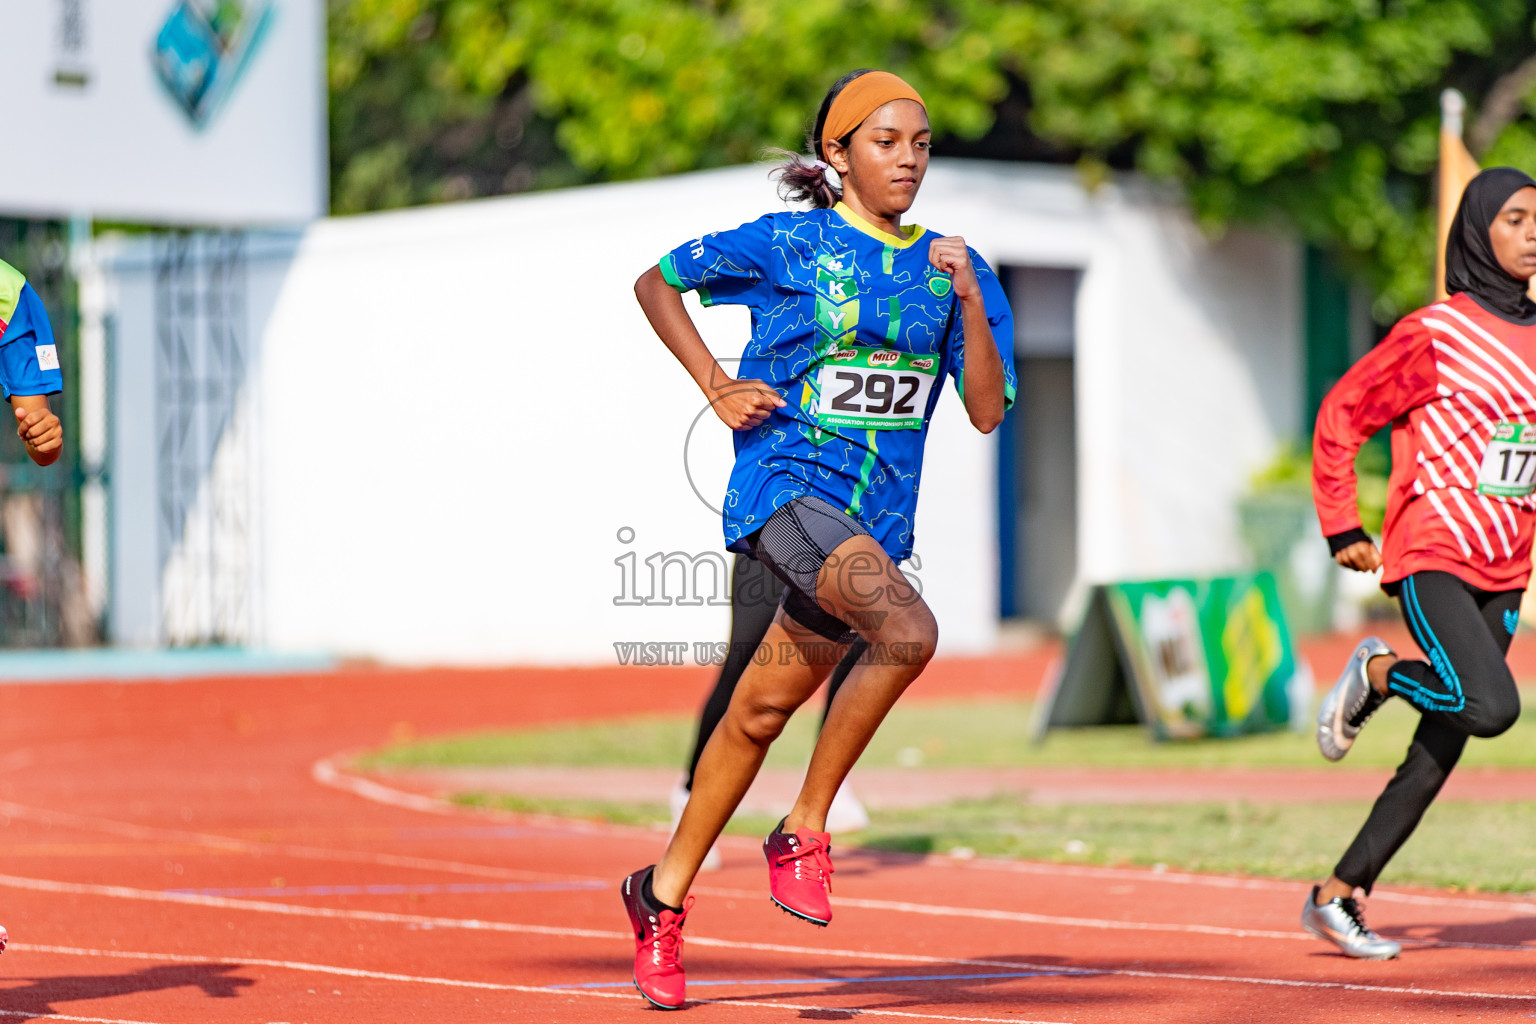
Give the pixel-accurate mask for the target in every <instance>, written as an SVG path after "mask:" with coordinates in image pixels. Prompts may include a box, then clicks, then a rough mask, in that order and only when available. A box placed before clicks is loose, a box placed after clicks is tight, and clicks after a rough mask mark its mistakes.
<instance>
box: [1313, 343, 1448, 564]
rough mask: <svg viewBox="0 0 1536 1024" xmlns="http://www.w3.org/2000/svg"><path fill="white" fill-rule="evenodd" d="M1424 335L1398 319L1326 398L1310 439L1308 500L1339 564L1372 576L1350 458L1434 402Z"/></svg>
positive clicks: (1373, 556)
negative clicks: (1412, 412) (1401, 419)
mask: <svg viewBox="0 0 1536 1024" xmlns="http://www.w3.org/2000/svg"><path fill="white" fill-rule="evenodd" d="M1437 379H1438V378H1437V374H1436V371H1435V356H1434V350H1433V349H1432V347H1431V342H1430V336H1429V332H1428V331H1427V330H1425V329H1424V328H1423V327H1422V326H1421V325H1420V324H1419V323H1418V322H1417V321H1412V320H1404V321H1402V322H1400V323H1399V324H1398V325H1397V326H1396V327H1394V328H1393V329H1392V332H1391V333H1390V334H1388V335H1387V337H1386V338H1385V339H1384V340H1383V341H1382V342H1381V343H1380V344H1379V345H1377V346H1376V347H1375V348H1373V349H1372V350H1371V351H1370V352H1369V353H1367V354H1366V355H1365V357H1364V358H1363V359H1361V360H1360V361H1359V362H1358V363H1356V364H1355V365H1354V366H1352V367H1350V369H1349V372H1348V373H1346V374H1344V376H1343V377H1341V378H1340V379H1339V382H1338V383H1337V384H1335V385H1334V386H1333V389H1332V390H1330V391H1329V392H1328V395H1327V397H1325V398H1324V399H1323V404H1322V406H1321V408H1319V409H1318V412H1317V429H1316V432H1315V433H1314V434H1313V439H1312V498H1313V502H1314V503H1315V504H1316V506H1317V518H1318V522H1319V523H1320V524H1321V526H1322V528H1323V536H1324V537H1327V538H1328V546H1329V549H1330V550H1331V551H1332V552H1333V556H1334V558H1335V560H1337V561H1338V563H1339V564H1340V565H1343V566H1347V567H1348V568H1351V569H1357V570H1359V571H1361V572H1372V571H1374V570H1375V569H1376V568H1378V567H1379V566H1380V565H1381V553H1380V552H1379V551H1378V550H1377V548H1376V545H1375V544H1373V543H1372V542H1371V539H1370V537H1369V536H1368V535H1367V534H1366V532H1365V530H1364V528H1363V527H1362V526H1361V524H1360V505H1359V489H1358V481H1357V480H1356V478H1355V456H1356V455H1357V454H1358V453H1359V451H1360V447H1361V446H1362V445H1364V444H1365V442H1366V441H1368V440H1370V438H1371V435H1373V434H1375V433H1376V432H1377V431H1378V430H1380V429H1381V428H1382V427H1384V426H1386V425H1387V424H1388V423H1391V422H1392V421H1393V420H1394V419H1396V418H1397V417H1399V416H1402V415H1404V414H1405V413H1407V412H1408V411H1409V410H1411V409H1414V408H1417V407H1418V406H1420V405H1423V404H1425V403H1426V402H1430V401H1433V400H1434V398H1435V383H1436V380H1437Z"/></svg>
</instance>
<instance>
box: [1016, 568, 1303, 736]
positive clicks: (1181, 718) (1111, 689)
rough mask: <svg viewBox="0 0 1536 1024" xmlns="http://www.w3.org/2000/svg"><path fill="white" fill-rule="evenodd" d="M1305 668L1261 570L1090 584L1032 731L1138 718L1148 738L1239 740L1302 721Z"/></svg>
mask: <svg viewBox="0 0 1536 1024" xmlns="http://www.w3.org/2000/svg"><path fill="white" fill-rule="evenodd" d="M1311 698H1312V679H1311V673H1310V672H1309V671H1308V670H1307V667H1306V665H1305V663H1303V662H1301V661H1300V659H1298V658H1297V656H1296V651H1295V647H1294V646H1293V645H1292V642H1291V635H1290V630H1289V629H1288V628H1287V627H1286V622H1285V613H1284V612H1283V611H1282V609H1281V606H1280V595H1279V593H1278V591H1277V590H1276V587H1275V579H1274V577H1273V576H1271V575H1270V574H1269V573H1267V572H1262V573H1251V574H1244V575H1239V576H1222V577H1216V578H1212V579H1202V580H1157V581H1151V582H1140V583H1112V584H1107V585H1103V586H1098V587H1094V588H1093V591H1092V593H1091V595H1090V597H1089V601H1088V607H1087V610H1086V612H1085V613H1084V616H1083V622H1082V626H1081V627H1080V628H1079V629H1078V631H1077V634H1076V636H1075V637H1073V640H1072V644H1071V647H1070V649H1069V651H1068V654H1067V660H1066V664H1065V666H1064V668H1063V670H1062V673H1061V675H1060V677H1059V678H1058V679H1057V680H1056V682H1055V685H1054V686H1053V687H1052V688H1051V690H1050V692H1049V693H1048V694H1047V696H1046V698H1045V700H1044V701H1042V706H1041V712H1040V717H1039V718H1038V719H1037V735H1039V736H1043V735H1044V733H1045V732H1046V730H1048V729H1052V728H1056V727H1059V726H1082V725H1106V724H1115V723H1128V722H1138V721H1139V722H1142V723H1144V724H1145V725H1147V726H1148V727H1149V728H1150V729H1151V730H1152V733H1153V735H1154V736H1156V737H1157V738H1158V739H1195V738H1199V737H1204V736H1241V735H1245V734H1248V733H1255V732H1268V731H1272V730H1275V729H1283V728H1286V727H1287V726H1290V725H1292V724H1293V723H1300V722H1302V721H1304V719H1305V716H1306V714H1307V711H1308V709H1309V706H1310V702H1311Z"/></svg>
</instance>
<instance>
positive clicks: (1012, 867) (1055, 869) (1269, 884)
mask: <svg viewBox="0 0 1536 1024" xmlns="http://www.w3.org/2000/svg"><path fill="white" fill-rule="evenodd" d="M343 756H344V755H340V754H338V755H333V756H332V757H329V758H324V759H322V760H320V761H317V762H316V763H315V764H314V765H313V767H312V769H311V774H312V775H313V776H314V777H315V779H316V781H318V782H321V783H322V784H323V785H326V786H330V787H332V788H335V789H339V790H342V791H344V792H349V793H352V794H354V795H356V796H360V797H362V798H363V799H365V800H371V801H374V802H376V803H382V804H389V805H392V806H399V807H407V806H409V807H411V808H412V809H414V810H421V811H428V812H430V813H434V814H443V813H446V812H450V811H452V812H456V813H462V811H460V809H458V808H456V807H454V806H453V805H451V804H449V803H448V802H447V801H443V800H436V799H434V798H432V797H425V796H421V795H420V794H415V793H408V792H406V791H404V790H399V789H394V788H392V787H389V786H386V785H384V784H382V783H379V782H375V781H373V780H371V779H364V778H361V777H359V776H355V775H349V774H346V773H344V772H342V771H341V770H340V769H338V768H336V766H335V763H334V762H335V761H336V760H338V759H340V758H341V757H343ZM417 802H421V803H420V806H417ZM429 804H430V806H428V805H429ZM482 813H490V812H482ZM510 817H513V818H519V819H522V818H524V817H526V816H519V815H511V816H510ZM589 827H590V833H588V832H584V833H583V834H595V835H626V836H629V835H636V834H639V833H643V834H650V832H651V831H652V830H649V829H639V828H636V827H635V826H624V825H597V824H592V825H590V826H589ZM722 838H723V839H725V840H730V839H732V838H734V837H731V836H725V837H722ZM861 852H862V851H861ZM913 863H918V864H923V865H925V866H933V867H946V868H961V869H966V870H982V871H1006V872H1012V873H1017V874H1030V875H1057V876H1062V877H1067V878H1117V879H1124V880H1127V881H1136V882H1164V883H1168V884H1172V885H1193V886H1208V887H1210V888H1214V889H1248V890H1254V891H1261V892H1287V893H1295V892H1302V891H1304V890H1305V886H1304V884H1303V883H1301V882H1287V881H1284V880H1281V879H1269V878H1239V877H1234V876H1231V875H1198V874H1192V873H1189V872H1183V871H1158V870H1156V869H1154V868H1139V869H1138V868H1111V867H1100V866H1098V865H1095V864H1052V863H1049V862H1043V861H1014V860H1003V859H1001V858H995V859H994V858H987V857H977V858H974V859H967V860H957V859H955V858H954V857H948V856H945V855H943V854H930V855H929V856H927V857H921V858H914V860H913ZM695 891H696V892H702V891H703V890H695ZM1371 899H1375V900H1383V901H1385V902H1390V903H1410V904H1415V905H1418V906H1429V907H1471V908H1474V909H1478V910H1510V911H1520V912H1523V913H1536V903H1531V902H1521V901H1514V900H1510V901H1505V900H1480V899H1467V898H1463V897H1457V896H1426V895H1421V894H1418V893H1400V892H1392V891H1389V890H1382V889H1378V890H1377V891H1376V892H1374V893H1372V894H1371ZM1290 937H1291V938H1295V936H1290ZM1467 948H1469V949H1482V948H1485V947H1484V946H1482V945H1479V944H1477V943H1468V944H1467ZM1486 948H1494V949H1505V948H1509V949H1523V948H1526V947H1516V946H1511V947H1504V946H1493V947H1486Z"/></svg>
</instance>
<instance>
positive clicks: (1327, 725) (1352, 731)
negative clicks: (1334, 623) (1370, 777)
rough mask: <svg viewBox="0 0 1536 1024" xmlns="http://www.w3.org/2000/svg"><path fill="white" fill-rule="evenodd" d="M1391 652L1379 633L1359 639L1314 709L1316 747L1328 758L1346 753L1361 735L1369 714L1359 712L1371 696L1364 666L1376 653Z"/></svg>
mask: <svg viewBox="0 0 1536 1024" xmlns="http://www.w3.org/2000/svg"><path fill="white" fill-rule="evenodd" d="M1393 653H1394V652H1393V650H1392V648H1390V647H1388V646H1387V645H1386V643H1385V642H1384V641H1383V640H1382V639H1381V638H1380V637H1374V636H1368V637H1366V638H1365V639H1364V640H1361V641H1360V643H1359V644H1357V645H1356V646H1355V650H1354V653H1353V654H1351V655H1350V656H1349V664H1347V665H1345V666H1344V671H1343V673H1341V674H1340V675H1339V681H1338V682H1336V683H1334V684H1333V689H1331V690H1329V691H1328V693H1327V694H1326V695H1324V697H1323V703H1322V706H1321V707H1319V708H1318V709H1317V748H1318V749H1319V750H1321V751H1322V752H1323V756H1324V757H1326V758H1327V759H1328V760H1330V761H1337V760H1339V759H1340V758H1342V757H1343V756H1344V755H1345V754H1347V753H1349V748H1350V747H1352V746H1354V744H1355V737H1356V736H1358V735H1360V727H1361V726H1363V725H1364V724H1365V722H1366V719H1369V718H1370V715H1369V714H1366V715H1364V716H1363V717H1362V716H1361V714H1360V713H1361V711H1362V710H1364V709H1365V705H1366V701H1367V700H1369V699H1370V698H1371V697H1372V696H1374V694H1373V693H1372V692H1371V681H1370V680H1369V679H1368V678H1367V677H1366V674H1365V666H1366V665H1367V664H1368V663H1369V662H1370V660H1371V659H1372V658H1374V657H1376V656H1378V655H1382V654H1385V655H1389V656H1390V655H1392V654H1393ZM1351 722H1353V723H1354V724H1351Z"/></svg>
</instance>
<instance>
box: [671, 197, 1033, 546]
mask: <svg viewBox="0 0 1536 1024" xmlns="http://www.w3.org/2000/svg"><path fill="white" fill-rule="evenodd" d="M909 230H910V237H908V238H898V237H896V236H895V235H890V234H887V233H885V232H884V231H881V230H880V229H879V228H876V227H875V226H874V225H872V224H870V223H868V222H867V221H865V220H864V219H863V218H861V217H859V216H858V215H857V214H855V213H854V212H853V211H852V210H850V209H848V208H847V207H846V206H844V205H843V204H841V203H839V204H838V205H837V206H836V207H835V208H833V209H830V210H811V211H786V212H783V213H770V214H767V215H765V216H763V217H760V218H758V219H757V220H755V221H752V222H751V223H748V224H743V225H742V226H741V227H739V228H736V229H735V230H733V231H717V232H715V233H713V234H710V235H705V236H704V237H702V238H696V239H694V240H693V241H691V242H687V243H684V244H683V245H680V246H678V247H677V248H676V249H673V250H672V251H671V252H670V253H668V254H667V255H666V256H664V257H662V259H661V272H662V275H663V276H664V277H665V278H666V279H667V283H669V284H670V285H672V287H674V288H676V289H677V290H678V291H689V290H693V291H697V292H698V293H699V299H700V301H702V302H703V303H704V305H706V306H711V305H719V304H734V305H743V306H748V307H750V308H751V310H752V338H751V340H750V341H749V342H748V343H747V347H746V349H745V350H744V351H743V353H742V358H741V365H740V367H739V368H738V369H737V372H736V374H735V375H736V376H737V377H739V378H747V379H751V378H755V379H758V380H762V381H764V382H766V383H767V384H769V385H770V386H771V387H773V388H774V389H775V390H776V391H778V393H779V395H780V396H781V397H783V399H784V400H785V402H787V403H788V404H787V405H786V406H785V407H784V408H782V409H777V410H775V411H774V412H773V413H772V414H771V415H770V416H769V417H768V419H767V420H766V421H765V422H763V423H762V424H760V425H759V426H757V427H755V428H753V429H751V430H738V431H735V432H734V433H735V442H736V465H735V468H734V469H733V470H732V471H731V480H730V484H729V487H728V489H727V491H726V495H725V502H724V505H723V506H722V509H723V513H724V516H723V518H724V523H725V541H726V546H727V547H728V548H729V549H730V550H732V551H746V550H747V545H746V540H745V539H746V538H747V537H749V536H750V535H752V534H753V533H755V532H756V531H757V530H759V529H761V528H762V525H763V523H764V522H766V521H767V519H768V517H769V516H770V515H772V514H773V512H774V510H775V509H777V508H778V507H779V506H780V505H783V504H784V503H785V502H787V501H789V500H790V499H792V498H795V497H798V496H800V495H804V494H813V495H816V496H818V497H820V498H823V499H825V500H827V501H829V502H831V503H832V504H834V505H836V506H837V507H838V508H841V509H845V510H846V511H847V512H848V514H849V515H851V516H854V517H855V518H857V519H858V520H859V521H860V522H861V523H863V524H864V525H865V526H866V527H867V528H868V529H869V532H870V533H871V534H872V535H873V536H874V538H875V540H877V541H878V542H879V543H880V546H881V547H882V548H884V549H885V552H886V554H888V555H890V556H891V558H892V559H894V560H895V561H897V562H900V561H902V560H903V559H905V558H907V557H908V556H910V555H911V554H912V537H913V533H912V531H913V520H914V516H915V513H916V510H917V491H918V484H919V481H920V479H921V477H922V468H923V443H924V441H925V440H926V439H927V437H928V422H929V420H930V418H931V417H932V415H933V409H934V405H935V403H936V402H937V400H938V397H939V392H940V391H941V390H942V387H943V378H944V376H945V375H948V376H950V377H953V378H954V379H955V383H956V387H957V388H958V389H959V391H960V394H961V397H962V398H963V397H964V395H965V331H964V326H963V324H962V322H961V321H962V317H961V313H960V310H959V308H958V304H957V303H956V301H955V298H954V295H953V293H952V286H951V284H950V279H949V275H947V274H942V273H940V272H939V271H937V270H935V269H934V268H933V266H932V265H931V264H929V262H928V248H929V243H930V242H931V241H932V240H933V239H934V238H935V237H938V236H935V235H932V234H931V233H929V232H927V231H925V230H924V229H922V228H920V227H917V226H916V225H914V226H912V227H911V228H910V229H909ZM971 261H972V263H973V264H974V266H975V268H976V277H977V280H978V281H979V282H980V283H981V291H982V296H983V299H984V301H985V304H986V309H987V321H988V323H990V324H991V325H992V333H993V338H994V340H995V341H996V342H997V343H998V352H999V353H1000V354H1001V355H1002V359H1003V370H1004V374H1005V384H1004V392H1005V400H1006V403H1007V405H1008V406H1012V404H1013V399H1014V395H1015V393H1016V391H1017V378H1016V377H1015V376H1014V371H1013V315H1012V313H1011V312H1010V311H1009V308H1008V299H1007V297H1006V296H1005V295H1004V293H1003V288H1002V285H1001V284H1000V283H999V282H998V280H997V275H996V274H994V273H993V272H992V268H991V267H989V266H987V264H986V262H985V261H983V260H982V258H981V257H980V256H978V255H977V254H976V251H975V250H974V249H973V250H971Z"/></svg>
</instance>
